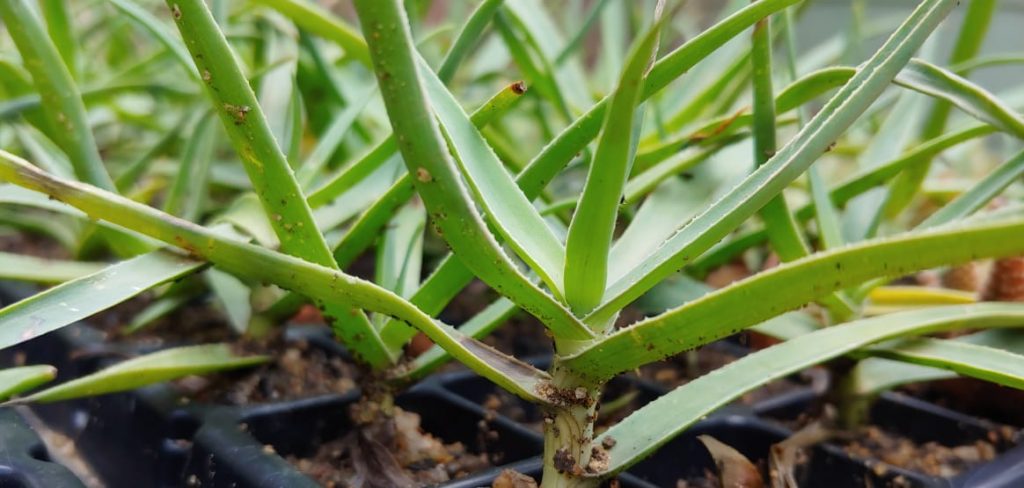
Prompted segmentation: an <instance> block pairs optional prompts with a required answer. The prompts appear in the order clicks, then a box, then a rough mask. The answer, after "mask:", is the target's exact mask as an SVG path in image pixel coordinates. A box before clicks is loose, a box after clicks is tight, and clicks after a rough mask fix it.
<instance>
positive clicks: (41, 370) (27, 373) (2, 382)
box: [0, 365, 57, 401]
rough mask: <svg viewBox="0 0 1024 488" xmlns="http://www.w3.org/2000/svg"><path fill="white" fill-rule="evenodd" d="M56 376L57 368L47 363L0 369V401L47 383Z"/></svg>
mask: <svg viewBox="0 0 1024 488" xmlns="http://www.w3.org/2000/svg"><path fill="white" fill-rule="evenodd" d="M56 376H57V368H54V367H53V366H47V365H38V366H20V367H17V368H7V369H0V401H2V400H6V399H8V398H10V397H12V396H14V395H17V394H18V393H21V392H23V391H27V390H31V389H32V388H35V387H37V386H39V385H41V384H43V383H48V382H50V381H52V380H53V378H55V377H56Z"/></svg>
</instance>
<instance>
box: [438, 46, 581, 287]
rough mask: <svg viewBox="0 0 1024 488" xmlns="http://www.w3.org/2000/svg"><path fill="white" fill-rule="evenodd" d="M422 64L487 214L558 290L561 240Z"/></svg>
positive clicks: (441, 120) (441, 118) (459, 157)
mask: <svg viewBox="0 0 1024 488" xmlns="http://www.w3.org/2000/svg"><path fill="white" fill-rule="evenodd" d="M419 67H420V70H419V73H420V78H421V79H422V80H423V84H424V86H425V88H426V95H427V99H428V100H429V101H430V105H431V107H432V108H433V109H434V112H435V113H436V114H437V118H438V121H439V123H440V124H441V128H442V130H443V131H444V134H445V136H446V137H447V139H448V141H449V142H450V144H451V147H452V152H453V154H454V156H455V160H456V162H457V163H458V164H459V167H460V169H461V170H462V174H463V175H464V177H465V179H466V182H467V183H468V184H469V187H470V189H472V190H473V193H474V195H475V196H476V199H477V202H479V203H480V205H481V207H482V208H483V211H484V212H485V214H486V218H487V220H488V221H489V222H490V223H491V225H492V226H493V228H494V229H496V230H497V232H498V233H499V234H500V235H501V237H502V238H503V239H504V240H505V242H507V243H508V244H509V245H510V246H511V247H512V248H513V249H514V250H515V251H516V254H517V255H518V256H519V257H520V258H521V259H523V260H524V261H526V262H527V263H528V264H529V265H530V267H531V268H533V270H534V271H536V272H537V273H538V274H540V275H541V278H542V279H543V280H544V282H545V283H547V284H548V287H549V288H550V289H551V290H552V291H554V292H555V293H556V294H560V293H559V292H560V291H561V281H562V280H561V276H562V274H561V271H562V266H563V263H564V262H565V250H564V249H563V248H562V243H561V242H560V241H559V240H558V238H557V237H556V236H555V233H554V232H552V230H551V228H550V227H548V225H547V223H546V222H544V218H543V217H541V216H540V212H538V211H537V209H536V208H534V206H533V204H531V203H530V201H529V200H528V199H527V198H526V197H525V196H524V195H523V192H521V191H520V190H519V188H518V187H517V186H516V183H515V181H514V180H513V179H512V176H511V175H510V174H509V173H508V171H507V170H505V166H504V164H502V162H501V160H500V159H498V156H497V155H496V154H494V150H493V149H491V147H490V146H489V145H488V144H487V141H486V140H485V139H484V137H483V135H481V134H480V132H479V131H477V129H476V127H475V126H474V125H473V122H472V121H471V120H470V118H469V116H468V115H466V113H465V112H463V111H462V107H460V106H459V103H458V101H457V100H455V98H454V97H453V96H452V95H451V93H450V92H448V89H447V88H445V86H444V84H443V83H441V80H440V79H438V78H437V77H436V76H435V75H434V73H433V71H431V70H430V68H429V67H428V66H427V64H426V62H424V61H422V60H421V62H420V64H419Z"/></svg>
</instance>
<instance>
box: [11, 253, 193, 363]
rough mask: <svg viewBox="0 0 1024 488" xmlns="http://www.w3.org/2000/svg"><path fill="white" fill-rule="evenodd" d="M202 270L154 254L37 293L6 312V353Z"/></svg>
mask: <svg viewBox="0 0 1024 488" xmlns="http://www.w3.org/2000/svg"><path fill="white" fill-rule="evenodd" d="M202 267H203V263H201V262H197V261H194V260H191V259H188V258H185V257H183V256H179V255H176V254H173V253H170V252H167V251H154V252H151V253H149V254H143V255H141V256H138V257H135V258H131V259H129V260H127V261H122V262H120V263H117V264H114V265H111V266H108V267H106V268H103V269H101V270H100V271H97V272H95V273H92V274H89V275H86V276H83V277H81V278H77V279H74V280H72V281H68V282H66V283H63V284H61V285H58V286H55V287H53V288H50V289H47V290H46V291H43V292H40V293H37V294H35V295H33V296H31V297H29V298H26V299H24V300H21V301H19V302H16V303H14V304H11V305H9V306H7V307H4V308H3V309H0V349H3V348H6V347H10V346H13V345H15V344H18V343H21V342H24V341H27V340H29V339H32V338H33V337H38V336H40V335H43V334H45V333H47V332H51V331H53V330H56V329H59V328H61V327H64V326H66V325H69V324H72V323H74V322H77V321H79V320H82V319H84V318H86V317H89V316H90V315H93V314H95V313H97V312H101V311H103V310H106V309H108V308H110V307H112V306H114V305H117V304H118V303H121V302H123V301H125V300H128V299H130V298H132V297H134V296H136V295H139V294H140V293H142V292H144V291H146V290H148V289H150V288H152V287H154V286H156V285H159V284H161V283H166V282H168V281H171V280H174V279H176V278H180V277H182V276H186V275H188V274H190V273H194V272H196V271H197V270H199V269H200V268H202Z"/></svg>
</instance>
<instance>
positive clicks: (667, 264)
mask: <svg viewBox="0 0 1024 488" xmlns="http://www.w3.org/2000/svg"><path fill="white" fill-rule="evenodd" d="M954 6H955V1H953V0H932V1H927V2H923V3H922V4H921V5H919V6H918V8H916V9H915V10H914V12H913V13H912V14H911V15H910V16H909V17H908V18H907V20H906V21H905V22H904V23H903V25H901V26H900V28H899V29H897V31H896V32H894V33H893V35H892V36H891V37H890V38H889V40H888V41H886V43H885V44H884V45H883V46H882V47H881V48H879V50H878V51H877V52H876V53H875V55H874V56H872V58H871V59H870V60H868V61H867V62H866V63H865V64H864V66H863V67H861V68H860V69H859V70H858V71H857V74H856V75H854V77H853V78H851V79H850V81H849V82H848V83H847V84H846V85H844V86H843V88H842V89H841V90H840V91H839V92H838V93H836V94H835V95H834V96H833V97H832V98H831V99H830V100H829V102H828V103H827V104H826V105H825V107H824V108H823V109H822V110H821V111H820V112H818V114H817V115H815V116H814V118H812V119H811V120H810V121H809V122H808V124H807V126H806V127H804V129H803V130H801V131H800V133H799V134H797V136H796V137H795V138H794V139H793V140H792V141H790V142H789V143H788V144H787V145H786V146H785V147H783V148H782V149H781V150H780V151H779V152H778V153H777V154H776V155H775V156H773V157H772V158H771V160H769V161H768V162H767V163H765V164H764V165H762V166H761V167H760V168H758V169H757V170H756V171H754V172H753V173H752V174H751V175H750V176H749V177H747V178H746V179H745V180H743V182H742V183H740V184H739V185H738V186H737V187H736V188H735V189H734V190H733V191H732V192H730V193H729V194H728V195H726V196H724V197H723V198H722V199H721V200H719V201H718V202H717V203H716V204H714V205H713V206H712V207H711V208H710V209H709V210H708V211H707V212H705V213H703V214H701V215H700V216H698V217H696V218H695V219H694V220H693V221H692V222H690V223H689V224H688V225H686V226H685V227H683V228H682V229H681V230H680V231H679V232H678V233H677V234H676V235H675V236H673V237H672V238H671V239H669V240H668V241H666V242H665V244H664V245H662V247H661V248H659V249H658V250H657V251H656V252H655V253H653V254H652V255H651V256H649V258H648V259H647V260H646V261H645V262H644V263H643V264H641V265H640V266H639V267H638V268H637V269H636V270H634V271H633V272H631V273H629V274H628V275H626V276H625V277H623V278H622V279H620V280H619V281H618V282H616V283H615V284H614V285H612V287H611V288H610V289H609V291H608V293H607V298H606V300H605V302H604V303H602V304H601V306H599V307H598V308H597V309H596V310H594V312H592V313H591V314H590V316H588V317H587V319H586V321H587V322H588V323H601V322H604V321H605V320H607V319H608V317H610V316H611V315H612V314H614V313H615V311H617V310H619V309H620V308H621V307H623V306H625V305H626V304H628V303H629V302H631V301H633V300H634V299H636V298H637V297H639V296H640V295H641V294H643V292H645V291H647V290H648V289H650V288H651V287H652V286H654V285H655V284H657V283H658V282H659V281H661V280H662V279H664V278H665V277H666V276H668V275H670V274H672V273H673V272H675V271H676V270H678V269H679V268H681V267H682V266H683V265H685V264H686V263H687V262H688V261H690V260H692V259H694V258H696V257H697V256H698V255H700V254H701V253H703V252H704V251H706V250H708V249H709V248H710V247H711V246H713V245H714V244H715V243H717V242H718V241H720V240H721V239H722V238H724V237H725V236H726V235H728V233H729V232H731V231H733V230H734V229H735V228H736V227H737V226H738V225H740V224H741V223H742V222H743V221H744V220H746V219H747V218H748V217H749V216H750V215H751V214H753V213H754V212H756V211H757V210H759V209H760V208H761V207H762V206H763V205H764V204H765V203H767V202H768V201H769V200H771V199H772V198H774V197H775V196H776V195H778V194H779V193H780V192H781V191H782V190H783V189H784V188H785V187H786V186H787V185H788V184H789V183H790V182H791V181H793V180H794V179H796V178H797V177H798V176H799V175H800V174H802V173H803V172H804V170H806V168H807V167H808V166H810V165H811V164H812V163H814V161H815V160H817V159H818V157H819V156H820V155H821V154H822V153H824V152H825V151H826V150H827V149H828V147H829V145H831V144H832V142H834V141H835V140H836V139H837V138H838V137H839V136H840V135H841V134H842V133H843V132H844V131H845V130H846V129H847V128H848V127H849V126H850V125H851V124H853V122H854V121H855V120H856V119H857V118H858V117H859V116H860V114H861V113H862V112H863V111H864V110H866V109H867V108H868V107H869V106H870V105H871V103H872V102H874V100H875V99H876V98H877V97H878V96H879V95H880V94H881V93H882V91H884V89H885V87H886V86H887V85H888V84H889V83H890V82H891V81H892V80H893V78H895V77H896V75H897V74H898V73H899V71H900V70H901V69H902V67H903V66H904V65H905V64H906V63H907V62H908V61H909V60H910V57H911V55H912V54H913V53H914V51H916V50H917V49H918V48H919V47H920V46H921V44H923V43H924V40H925V39H926V38H927V37H928V35H929V34H930V33H931V31H932V30H933V29H934V28H935V27H936V26H937V25H938V24H939V22H941V21H942V19H943V18H945V16H946V15H947V14H948V13H949V11H950V10H951V9H952V8H953V7H954ZM652 76H653V71H652Z"/></svg>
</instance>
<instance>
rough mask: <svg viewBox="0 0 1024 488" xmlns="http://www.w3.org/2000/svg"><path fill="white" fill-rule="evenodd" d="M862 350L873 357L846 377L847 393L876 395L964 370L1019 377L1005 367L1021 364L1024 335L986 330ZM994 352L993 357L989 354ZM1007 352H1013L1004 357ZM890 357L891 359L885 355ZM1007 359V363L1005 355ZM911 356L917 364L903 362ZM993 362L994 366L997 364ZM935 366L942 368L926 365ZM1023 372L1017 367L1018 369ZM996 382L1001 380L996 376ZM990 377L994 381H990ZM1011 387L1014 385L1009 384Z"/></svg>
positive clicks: (860, 363)
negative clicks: (951, 337)
mask: <svg viewBox="0 0 1024 488" xmlns="http://www.w3.org/2000/svg"><path fill="white" fill-rule="evenodd" d="M903 345H909V346H910V348H909V349H908V350H907V351H906V354H908V355H910V356H909V357H905V356H903V354H904V352H903V351H902V350H903V347H902V346H903ZM863 351H865V352H864V353H861V354H871V355H872V356H880V357H869V358H865V359H862V360H860V361H857V365H856V366H854V368H853V369H852V370H851V371H850V373H849V374H848V375H847V377H846V379H845V380H844V387H845V388H847V392H848V393H851V394H854V395H858V396H865V397H867V396H872V395H877V394H878V393H880V392H882V391H885V390H889V389H892V388H895V387H897V386H900V385H906V384H910V383H920V382H924V381H935V380H942V379H949V378H955V377H956V376H957V375H958V372H960V371H968V370H969V369H971V368H977V367H979V366H980V367H981V370H982V371H980V372H978V373H977V374H968V373H967V372H965V373H964V374H965V375H968V376H977V377H982V376H980V375H988V374H989V373H987V372H986V371H996V373H995V374H996V375H998V376H1003V377H1004V379H1003V380H999V381H1005V382H1004V383H1003V384H1008V382H1015V381H1017V380H1016V379H1015V378H1013V374H1012V372H1011V374H1010V375H1005V374H1004V373H1002V372H1001V371H1002V370H1005V369H1006V368H1007V367H1012V365H1018V366H1017V368H1019V367H1020V366H1019V362H1020V357H1021V356H1020V354H1022V353H1024V335H1021V334H1019V333H1018V331H1016V330H1000V329H994V330H985V331H982V332H976V333H974V334H969V335H965V336H960V337H957V338H955V339H949V340H940V339H926V338H915V339H909V340H897V341H893V342H891V343H886V344H880V345H877V346H872V347H870V348H867V349H865V350H863ZM989 353H991V355H990V354H989ZM1006 354H1009V355H1010V356H1005V355H1006ZM885 357H890V358H892V359H885ZM1004 358H1005V359H1006V362H1003V361H1002V359H1004ZM904 360H913V362H912V363H911V362H904ZM993 362H995V364H993ZM923 364H934V365H935V366H938V367H931V366H923ZM1018 371H1019V369H1018ZM994 380H998V378H994ZM990 381H991V380H990ZM1008 386H1014V385H1012V384H1008Z"/></svg>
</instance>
